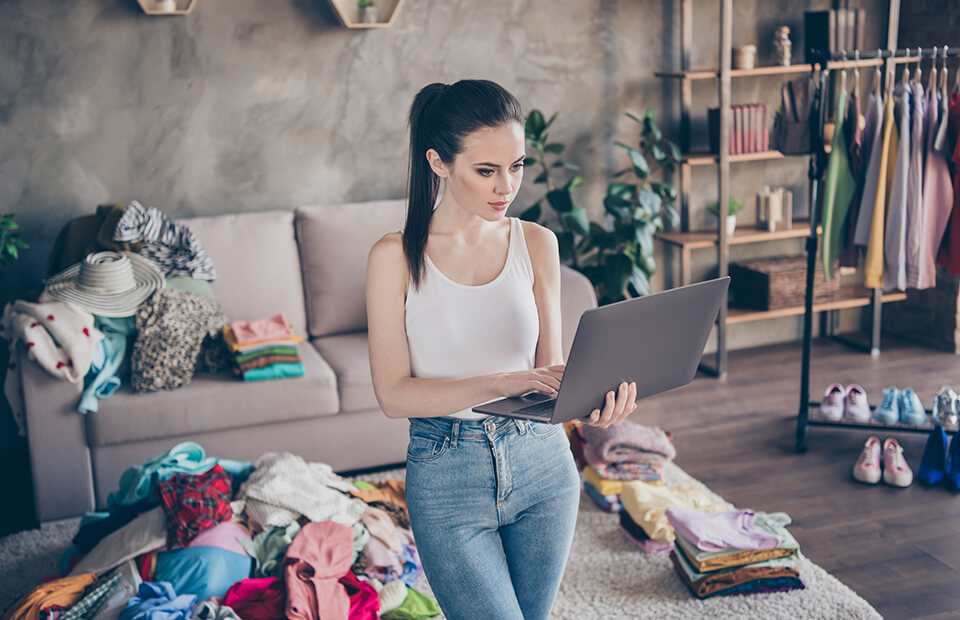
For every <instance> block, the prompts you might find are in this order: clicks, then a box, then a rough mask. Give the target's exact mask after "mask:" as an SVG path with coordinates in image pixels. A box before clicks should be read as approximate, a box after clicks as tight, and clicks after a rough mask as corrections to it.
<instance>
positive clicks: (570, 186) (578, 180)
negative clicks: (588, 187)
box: [567, 174, 583, 191]
mask: <svg viewBox="0 0 960 620" xmlns="http://www.w3.org/2000/svg"><path fill="white" fill-rule="evenodd" d="M581 185H583V177H581V176H580V175H579V174H575V175H573V177H572V178H571V179H570V180H569V181H567V190H570V191H572V190H575V189H577V188H578V187H580V186H581Z"/></svg>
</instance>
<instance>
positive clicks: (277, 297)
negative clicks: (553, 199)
mask: <svg viewBox="0 0 960 620" xmlns="http://www.w3.org/2000/svg"><path fill="white" fill-rule="evenodd" d="M403 219H404V202H403V201H399V200H395V201H381V202H368V203H354V204H344V205H337V206H323V207H303V208H299V209H296V210H280V211H268V212H259V213H245V214H236V215H218V216H212V217H198V218H190V219H186V220H184V221H185V222H186V223H187V224H188V225H189V226H190V227H191V228H192V229H193V230H194V231H195V232H196V234H197V236H198V237H199V239H200V241H201V243H202V245H203V247H204V249H205V250H206V251H207V253H208V254H209V255H210V257H211V258H212V259H213V261H214V264H215V265H216V267H217V272H218V278H217V280H216V281H215V282H214V283H213V290H214V292H215V293H216V295H217V299H218V301H219V303H220V305H221V307H222V308H223V310H224V312H225V313H226V315H227V316H228V317H229V318H230V319H241V320H250V319H256V318H262V317H266V316H271V315H273V314H276V313H278V312H283V313H284V314H285V315H286V317H287V319H289V321H290V322H291V323H292V324H293V327H294V329H295V330H296V332H297V333H299V334H301V335H304V336H306V337H307V339H308V342H305V343H303V344H302V345H301V346H300V355H301V357H302V361H303V365H304V367H305V369H306V374H305V376H304V377H301V378H297V379H285V380H281V381H263V382H253V383H244V382H242V381H239V380H237V379H236V378H235V377H233V376H232V375H228V374H224V375H210V374H207V375H202V374H201V375H198V376H196V377H195V378H194V380H193V382H192V383H190V384H189V385H187V386H184V387H182V388H180V389H177V390H171V391H162V392H155V393H150V394H136V393H134V392H132V391H131V390H130V389H129V387H128V386H125V387H123V388H121V389H120V390H119V391H118V392H117V393H116V394H114V395H113V396H111V397H110V398H108V399H105V400H103V401H101V403H100V410H99V411H98V412H96V413H93V414H88V415H86V416H84V415H82V414H80V413H78V412H77V410H76V404H77V400H78V398H79V396H80V392H81V387H80V386H79V385H74V384H70V383H66V382H62V381H57V380H55V379H53V378H51V377H50V376H49V375H47V374H46V373H45V372H44V371H43V370H41V369H40V368H39V366H37V365H36V364H34V363H32V362H26V363H22V362H23V361H24V358H23V356H24V351H23V350H22V349H21V351H20V352H19V357H20V360H19V361H20V362H21V363H19V364H17V369H18V370H17V372H18V373H19V378H20V381H21V383H22V388H23V390H22V393H23V398H24V403H23V404H24V408H25V411H26V418H27V435H28V442H29V449H30V462H31V467H32V474H33V488H34V497H35V503H36V512H37V518H38V519H40V520H41V521H47V520H51V519H57V518H61V517H67V516H72V515H78V514H81V513H83V512H85V511H89V510H93V509H94V508H102V507H104V506H105V504H106V499H107V495H109V494H110V492H111V491H113V490H114V489H116V487H117V482H118V480H119V477H120V474H121V473H122V472H123V470H124V469H126V468H127V467H129V466H131V465H135V464H139V463H142V462H144V461H145V460H146V459H148V458H150V457H151V456H154V455H155V454H159V453H161V452H164V451H165V450H168V449H169V448H170V447H172V446H173V445H175V444H176V443H178V442H181V441H186V440H191V441H196V442H197V443H199V444H200V445H202V446H203V447H204V448H205V449H206V451H207V453H208V454H210V455H214V456H219V457H225V458H232V459H241V460H252V459H254V458H256V457H257V456H259V455H260V454H262V453H264V452H267V451H289V452H293V453H296V454H299V455H301V456H303V457H304V458H306V459H307V460H311V461H322V462H326V463H329V464H330V465H331V466H332V467H333V468H334V469H335V470H336V471H341V472H342V471H347V470H356V469H365V468H372V467H379V466H384V465H390V464H394V463H401V462H402V461H404V458H405V450H406V439H407V422H406V420H391V419H389V418H387V417H386V416H384V415H383V413H382V412H381V411H380V409H379V407H378V405H377V401H376V398H375V395H374V392H373V385H372V382H371V379H370V364H369V357H368V352H367V337H366V312H365V309H364V308H365V296H364V279H365V273H366V259H367V252H368V251H369V249H370V247H371V246H372V245H373V243H374V242H375V241H376V240H377V239H379V238H380V236H382V235H383V234H384V233H386V232H389V231H394V230H400V229H401V228H402V225H403ZM561 288H562V320H563V344H564V350H565V352H566V351H569V347H570V343H571V341H572V339H573V333H574V331H575V330H576V326H577V321H578V320H579V317H580V314H581V313H582V312H583V311H584V310H585V309H587V308H590V307H593V306H595V305H596V298H595V296H594V293H593V288H592V286H591V285H590V283H589V281H588V280H587V279H586V278H585V277H584V276H582V275H581V274H579V273H577V272H575V271H572V270H570V269H567V268H564V269H563V272H562V281H561Z"/></svg>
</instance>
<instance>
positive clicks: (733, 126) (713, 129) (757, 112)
mask: <svg viewBox="0 0 960 620" xmlns="http://www.w3.org/2000/svg"><path fill="white" fill-rule="evenodd" d="M769 109H770V106H768V105H767V104H765V103H746V104H736V105H732V106H730V134H729V149H730V151H729V152H730V154H731V155H746V154H748V153H762V152H765V151H768V150H770V129H769V127H768V125H767V123H768V116H769ZM707 128H708V133H709V138H710V152H711V153H716V152H717V150H718V145H719V144H720V109H719V108H710V109H708V110H707Z"/></svg>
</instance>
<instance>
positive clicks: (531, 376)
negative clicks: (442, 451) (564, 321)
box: [367, 233, 563, 418]
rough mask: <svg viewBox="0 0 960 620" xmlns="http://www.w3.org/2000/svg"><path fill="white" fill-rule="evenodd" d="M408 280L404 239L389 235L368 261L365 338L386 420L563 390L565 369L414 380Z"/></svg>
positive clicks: (439, 413) (431, 415)
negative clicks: (407, 322)
mask: <svg viewBox="0 0 960 620" xmlns="http://www.w3.org/2000/svg"><path fill="white" fill-rule="evenodd" d="M408 281H409V272H408V270H407V262H406V257H405V256H404V254H403V246H402V243H401V237H400V234H399V233H390V234H388V235H385V236H384V237H383V238H381V239H380V241H378V242H377V243H376V244H374V246H373V248H371V250H370V256H369V258H368V261H367V330H368V332H367V336H368V339H369V348H370V372H371V374H372V376H373V390H374V392H375V393H376V395H377V402H378V403H379V404H380V408H381V409H382V410H383V412H384V413H385V414H386V415H387V417H389V418H428V417H437V416H444V415H449V414H451V413H455V412H457V411H461V410H463V409H469V408H470V407H473V406H475V405H477V404H479V403H482V402H486V401H489V400H494V399H496V398H502V397H506V396H516V395H519V394H523V393H525V392H529V391H532V390H541V391H544V392H550V391H551V390H556V389H557V388H558V387H559V386H560V377H561V376H562V374H563V369H562V368H553V369H551V368H537V369H534V370H531V371H523V372H518V373H496V374H492V375H484V376H479V377H469V378H466V379H417V378H414V377H411V376H410V350H409V348H408V344H407V331H406V325H405V323H404V314H405V306H406V296H407V283H408ZM558 350H559V349H558Z"/></svg>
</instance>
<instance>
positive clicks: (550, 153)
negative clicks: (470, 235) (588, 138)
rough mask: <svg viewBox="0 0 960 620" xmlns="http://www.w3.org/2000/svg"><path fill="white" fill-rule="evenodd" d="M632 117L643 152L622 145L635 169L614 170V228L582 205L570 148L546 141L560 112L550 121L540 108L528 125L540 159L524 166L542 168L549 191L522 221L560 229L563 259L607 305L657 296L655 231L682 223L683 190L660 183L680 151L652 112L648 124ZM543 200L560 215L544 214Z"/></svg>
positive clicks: (610, 190)
mask: <svg viewBox="0 0 960 620" xmlns="http://www.w3.org/2000/svg"><path fill="white" fill-rule="evenodd" d="M626 116H627V117H628V118H630V119H631V120H633V121H634V122H636V123H637V124H639V125H640V140H639V142H638V145H637V148H634V147H632V146H629V145H627V144H624V143H622V142H616V143H615V144H616V146H618V147H620V148H621V149H623V150H624V151H625V152H626V154H627V156H628V158H629V162H630V165H629V166H628V167H627V168H625V169H623V170H620V171H619V172H617V173H615V174H614V178H615V179H616V180H615V181H614V182H612V183H610V184H608V186H607V194H606V197H605V198H604V201H603V204H604V209H605V211H606V214H607V215H608V216H611V217H612V229H611V228H609V227H608V226H609V224H608V223H607V222H609V218H604V220H603V221H604V224H600V223H598V222H592V221H590V219H589V218H588V217H587V212H586V210H585V209H583V208H582V207H580V206H578V205H577V204H576V200H575V198H574V190H576V189H577V188H578V187H579V186H580V185H581V184H582V183H583V179H582V178H581V177H580V176H579V175H578V174H576V172H577V171H578V168H577V166H576V165H575V164H572V163H570V162H566V161H564V160H562V159H560V155H562V153H563V152H564V149H565V147H564V145H563V144H561V143H558V142H549V141H548V139H547V138H548V136H547V133H548V132H547V130H548V129H549V128H550V125H551V124H552V123H553V121H554V119H555V118H556V114H554V115H553V116H552V117H550V120H548V121H544V118H543V114H542V113H541V112H540V111H539V110H533V111H532V112H531V113H530V115H529V116H528V117H527V122H526V128H525V129H526V135H527V140H528V142H529V143H530V144H531V145H532V146H533V148H534V151H535V153H536V155H535V156H533V157H530V158H528V159H527V160H526V161H525V162H524V165H526V166H528V167H532V166H537V165H539V166H540V170H541V172H540V174H539V175H538V176H537V178H536V179H535V180H534V183H543V184H545V185H546V186H547V192H546V195H545V196H544V198H543V199H541V200H540V201H538V202H536V203H535V204H534V205H533V206H531V207H530V208H529V209H527V210H526V211H524V212H523V213H522V214H521V215H520V217H521V218H522V219H526V220H531V221H535V222H540V223H542V224H543V225H545V226H547V227H549V228H551V229H553V231H554V232H555V233H556V234H557V239H558V241H559V245H560V258H561V260H563V261H564V262H566V263H567V264H569V265H570V266H571V267H573V268H574V269H577V270H578V271H580V272H581V273H583V274H584V275H586V276H587V277H588V278H590V281H591V282H592V283H593V285H594V288H595V289H596V291H597V298H598V299H599V301H600V303H601V304H607V303H612V302H616V301H621V300H623V299H627V298H630V297H637V296H640V295H647V294H649V293H650V283H649V279H650V276H651V275H653V274H654V273H655V272H656V269H657V264H656V260H655V259H654V255H653V254H654V241H653V240H654V234H656V233H657V232H661V231H662V230H663V228H664V221H665V219H666V220H669V221H671V222H674V223H675V222H676V220H677V212H676V210H675V209H674V208H673V206H672V205H673V203H674V202H675V201H676V199H677V191H676V189H675V188H674V187H673V186H672V185H670V184H669V183H665V182H662V181H655V180H653V179H654V178H656V175H657V173H658V172H659V171H661V170H664V171H670V170H673V168H674V167H675V166H676V164H677V163H678V162H679V161H680V149H678V148H677V146H676V145H675V144H673V143H672V142H670V141H669V140H666V139H665V138H664V137H663V135H662V134H661V132H660V128H659V127H658V126H657V124H656V122H655V121H654V117H653V110H647V113H646V115H645V116H644V118H643V119H640V118H637V117H636V116H634V115H632V114H629V113H627V115H626ZM550 159H554V161H552V162H551V161H549V160H550ZM557 172H560V173H561V174H564V175H566V177H568V178H567V180H566V182H560V183H558V182H555V181H554V179H553V177H552V176H551V175H552V174H555V173H557ZM544 201H545V202H546V203H547V204H548V205H549V206H550V207H551V208H552V210H553V211H554V216H552V217H551V216H549V215H547V214H544V212H543V209H542V208H541V205H542V203H543V202H544Z"/></svg>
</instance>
